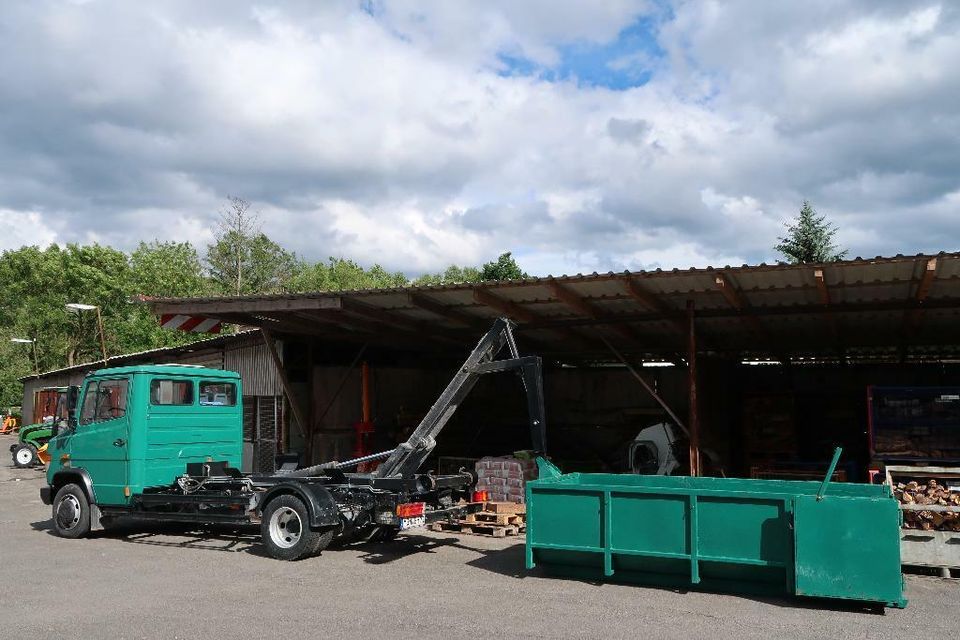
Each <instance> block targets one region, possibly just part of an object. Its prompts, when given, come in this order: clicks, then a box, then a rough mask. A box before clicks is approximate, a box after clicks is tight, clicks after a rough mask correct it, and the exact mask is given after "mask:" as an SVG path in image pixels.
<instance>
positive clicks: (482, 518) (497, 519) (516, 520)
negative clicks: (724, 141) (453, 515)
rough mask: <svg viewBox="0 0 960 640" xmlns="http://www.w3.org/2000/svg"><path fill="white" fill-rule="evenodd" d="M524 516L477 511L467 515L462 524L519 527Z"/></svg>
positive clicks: (522, 522)
mask: <svg viewBox="0 0 960 640" xmlns="http://www.w3.org/2000/svg"><path fill="white" fill-rule="evenodd" d="M524 521H525V518H524V515H523V514H521V513H493V512H490V511H478V512H476V513H468V514H467V516H466V517H465V518H464V519H463V520H462V522H477V523H484V524H495V525H499V526H504V525H508V524H512V525H517V526H520V525H522V524H524V523H525V522H524Z"/></svg>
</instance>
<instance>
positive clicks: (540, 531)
mask: <svg viewBox="0 0 960 640" xmlns="http://www.w3.org/2000/svg"><path fill="white" fill-rule="evenodd" d="M533 496H534V497H533V501H534V503H535V507H534V508H535V509H536V513H537V515H536V519H534V520H531V522H530V523H529V524H528V525H527V526H528V530H527V536H528V537H529V538H530V540H531V541H532V542H533V543H534V544H552V545H567V546H576V547H591V548H597V549H600V548H602V545H603V537H602V530H601V517H600V514H601V504H602V498H603V496H602V494H600V493H589V492H580V491H562V490H561V491H558V490H542V489H534V490H533Z"/></svg>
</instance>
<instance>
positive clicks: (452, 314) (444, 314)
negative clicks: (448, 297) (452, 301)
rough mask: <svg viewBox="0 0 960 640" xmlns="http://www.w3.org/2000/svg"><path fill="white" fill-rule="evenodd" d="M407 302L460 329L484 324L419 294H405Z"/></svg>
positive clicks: (475, 318) (478, 319)
mask: <svg viewBox="0 0 960 640" xmlns="http://www.w3.org/2000/svg"><path fill="white" fill-rule="evenodd" d="M407 300H408V301H409V302H410V304H411V305H413V306H414V307H417V308H418V309H423V310H424V311H429V312H430V313H432V314H434V315H437V316H440V317H441V318H446V319H447V320H449V321H450V322H453V323H455V324H457V325H460V326H462V327H468V328H471V329H474V328H477V327H480V326H482V325H483V324H484V322H483V320H482V319H480V318H477V317H475V316H471V315H469V314H467V313H464V312H463V311H460V310H459V309H454V308H453V307H449V306H447V305H445V304H441V303H439V302H437V301H436V300H434V299H433V298H430V297H428V296H425V295H423V294H420V293H410V294H407Z"/></svg>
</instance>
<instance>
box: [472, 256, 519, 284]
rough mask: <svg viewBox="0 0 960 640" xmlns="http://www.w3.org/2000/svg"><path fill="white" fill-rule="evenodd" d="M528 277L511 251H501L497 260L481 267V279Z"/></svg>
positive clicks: (517, 278)
mask: <svg viewBox="0 0 960 640" xmlns="http://www.w3.org/2000/svg"><path fill="white" fill-rule="evenodd" d="M528 277H530V276H528V275H527V273H526V272H525V271H524V270H523V269H521V268H520V265H519V264H517V261H516V260H515V259H514V258H513V255H512V254H511V253H510V252H509V251H507V252H506V253H501V254H500V257H498V258H497V259H496V260H495V261H493V262H488V263H486V264H485V265H483V267H482V268H481V269H480V279H481V280H520V279H521V278H528Z"/></svg>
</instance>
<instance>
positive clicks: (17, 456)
mask: <svg viewBox="0 0 960 640" xmlns="http://www.w3.org/2000/svg"><path fill="white" fill-rule="evenodd" d="M36 461H37V448H36V447H34V446H33V445H32V444H20V445H17V447H16V448H14V450H13V466H15V467H16V468H17V469H27V468H29V467H32V466H33V465H34V463H36Z"/></svg>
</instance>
